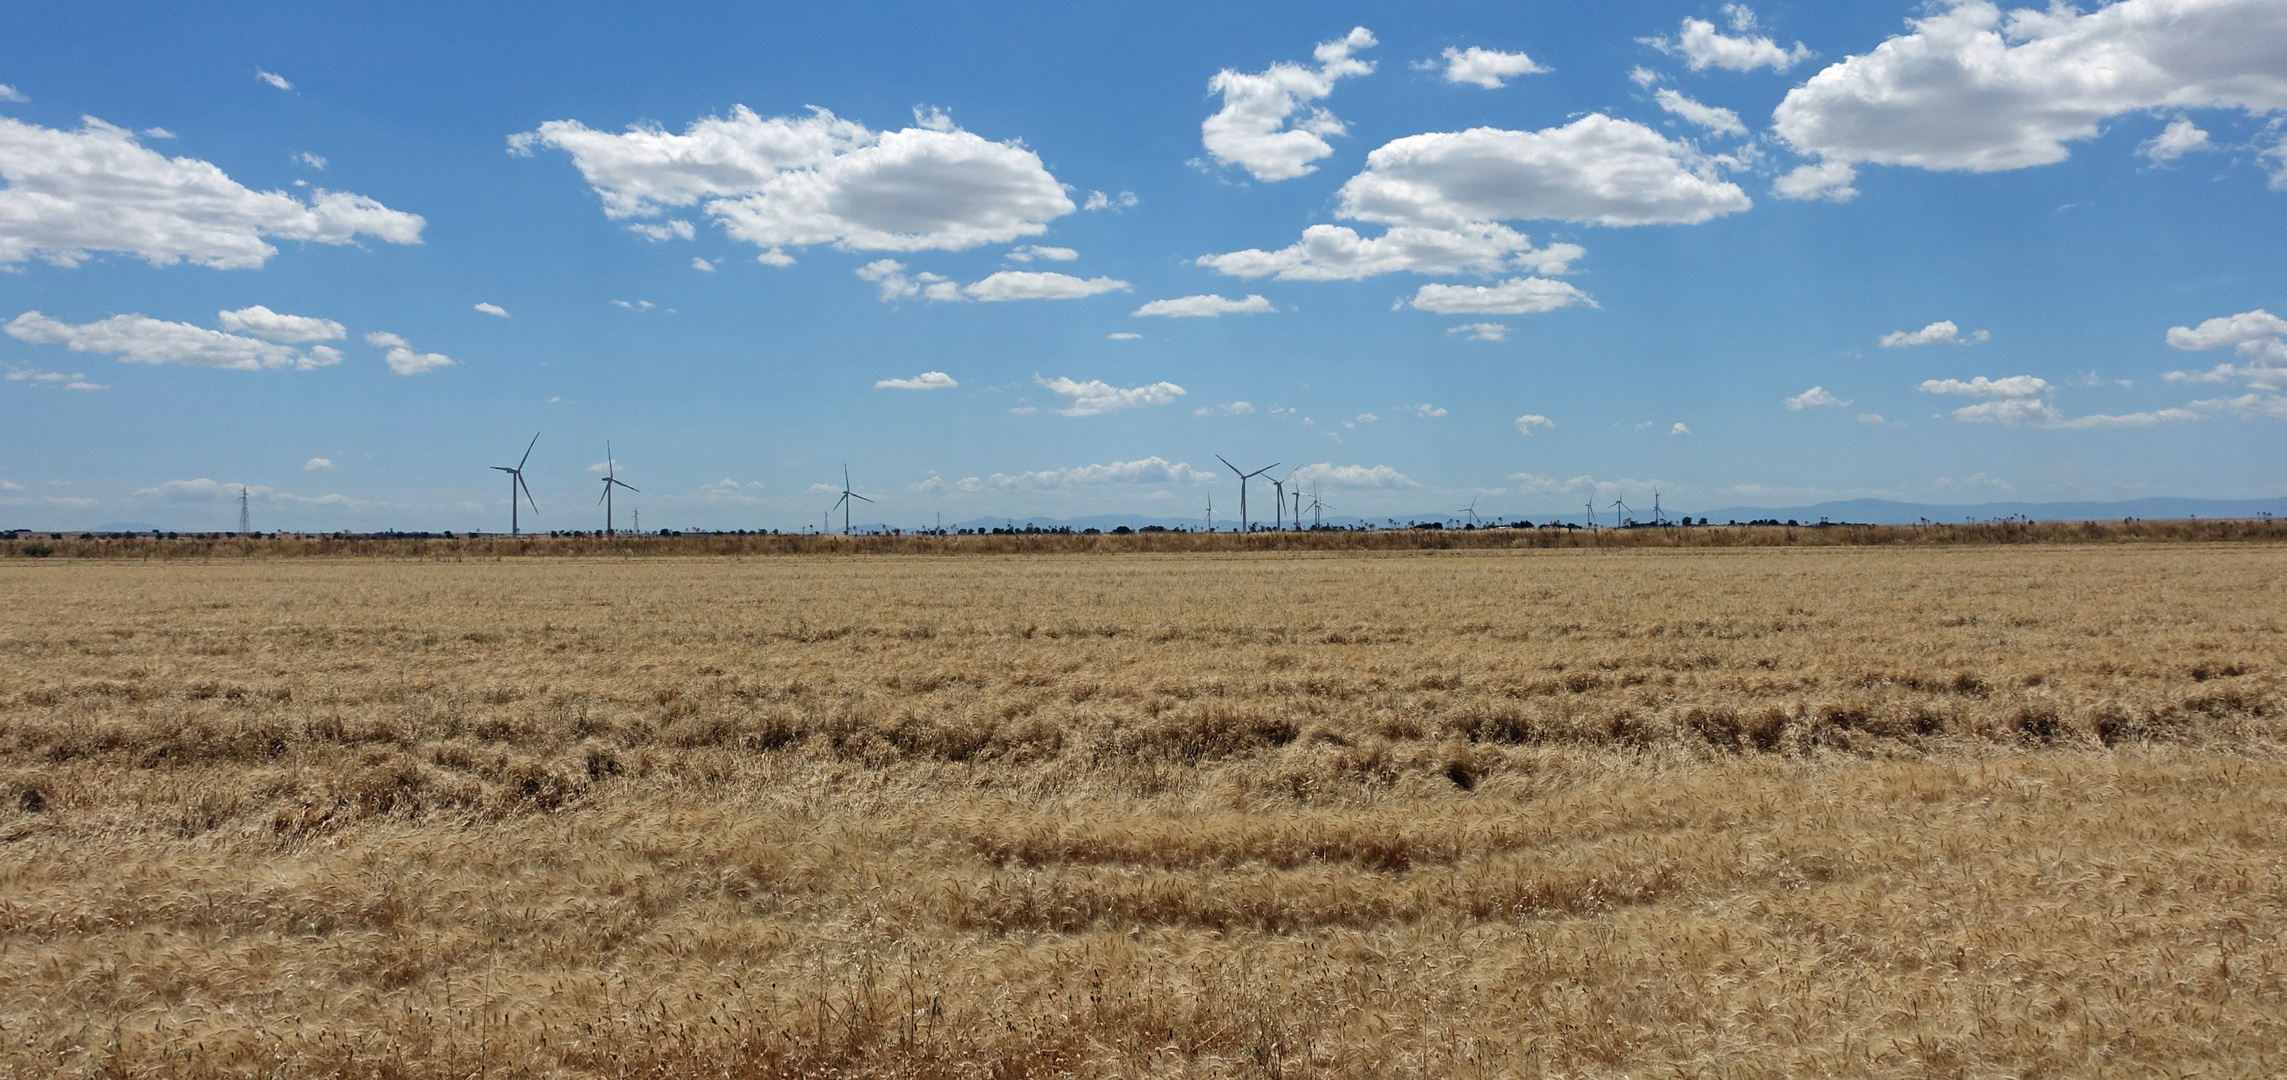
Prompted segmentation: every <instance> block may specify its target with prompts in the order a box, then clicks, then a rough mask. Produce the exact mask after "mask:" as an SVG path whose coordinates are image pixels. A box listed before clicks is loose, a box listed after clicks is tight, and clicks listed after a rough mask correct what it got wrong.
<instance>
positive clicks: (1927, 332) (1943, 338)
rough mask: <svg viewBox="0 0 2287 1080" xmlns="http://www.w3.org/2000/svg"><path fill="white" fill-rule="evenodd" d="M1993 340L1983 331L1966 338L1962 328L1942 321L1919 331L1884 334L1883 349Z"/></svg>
mask: <svg viewBox="0 0 2287 1080" xmlns="http://www.w3.org/2000/svg"><path fill="white" fill-rule="evenodd" d="M1992 339H1993V335H1992V334H1990V333H1987V332H1985V331H1983V330H1979V331H1976V332H1974V333H1972V334H1970V335H1969V336H1967V337H1964V336H1962V332H1961V327H1959V326H1956V325H1954V321H1953V320H1952V319H1940V320H1938V321H1937V322H1934V323H1931V324H1930V325H1928V326H1925V327H1923V328H1921V329H1919V330H1893V331H1891V332H1889V333H1887V334H1884V335H1882V347H1883V348H1885V349H1903V348H1907V347H1909V346H1913V345H1975V344H1977V343H1979V342H1982V341H1991V340H1992Z"/></svg>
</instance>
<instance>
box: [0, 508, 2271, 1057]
mask: <svg viewBox="0 0 2287 1080" xmlns="http://www.w3.org/2000/svg"><path fill="white" fill-rule="evenodd" d="M1462 535H1465V536H1466V535H1469V534H1462ZM986 539H995V538H986ZM2282 570H2287V550H2282V549H2280V548H2277V547H2274V546H2271V545H2260V544H2259V545H2209V546H2173V545H2143V544H2132V545H2121V546H2098V545H2073V546H2047V547H2001V546H1976V547H1854V548H1834V549H1826V550H1729V551H1725V550H1714V551H1596V550H1593V549H1583V550H1561V551H1550V552H1449V553H1422V554H1395V555H1392V556H1389V557H1378V558H1294V557H1286V556H1282V555H1279V554H1276V553H1266V554H1261V555H1243V556H1238V557H1214V558H1199V557H1184V556H1170V557H1146V558H1134V557H1121V558H1099V557H1088V556H1084V555H1074V556H1072V557H1069V558H1060V559H1027V558H1004V559H992V558H977V559H950V560H948V559H898V558H883V559H873V560H849V559H800V558H790V559H758V560H752V561H744V562H742V561H738V560H732V559H713V560H699V559H681V560H678V559H659V560H644V561H635V562H623V561H620V560H604V559H548V560H531V561H517V560H509V561H503V562H490V561H482V562H479V561H471V562H465V563H452V562H437V561H427V562H413V561H382V560H377V561H372V562H354V561H309V562H287V563H277V562H264V561H255V562H238V561H218V562H214V563H196V562H188V563H185V562H153V563H150V564H143V563H139V562H133V563H131V562H119V561H109V560H91V561H73V562H55V561H50V562H46V563H35V562H30V561H22V562H12V563H8V564H6V565H5V567H0V590H5V594H6V595H8V596H9V597H10V598H11V601H12V606H14V607H15V608H16V609H17V610H19V611H29V612H36V613H38V614H37V617H36V618H20V619H18V620H15V621H13V622H11V623H10V624H9V625H7V626H6V627H5V628H0V1076H53V1075H87V1076H98V1075H129V1076H161V1077H166V1076H184V1077H213V1076H313V1077H314V1076H360V1077H367V1076H369V1077H445V1076H453V1077H464V1076H474V1075H482V1076H530V1077H545V1076H612V1077H617V1076H656V1077H683V1076H726V1077H763V1076H836V1075H840V1076H849V1075H883V1076H943V1077H955V1076H959V1077H969V1076H995V1075H997V1076H1066V1075H1099V1076H1131V1075H1171V1076H1191V1075H1197V1076H1361V1077H1363V1076H1391V1075H1436V1076H1453V1075H1460V1076H1474V1075H1484V1076H1543V1075H1545V1076H1648V1075H1671V1074H1672V1075H1708V1076H1804V1075H1872V1076H1923V1075H1930V1074H1939V1075H1956V1074H1960V1075H1997V1074H2007V1075H2019V1076H2034V1075H2094V1074H2097V1073H2099V1072H2102V1073H2105V1074H2119V1075H2151V1076H2159V1075H2180V1074H2182V1073H2186V1072H2198V1073H2199V1074H2201V1075H2209V1076H2217V1075H2221V1076H2232V1075H2244V1076H2263V1075H2273V1074H2276V1073H2277V1071H2278V1069H2277V1064H2278V1062H2279V1060H2280V1058H2281V1056H2282V1054H2283V1053H2287V1027H2283V1024H2282V1021H2281V1019H2280V1018H2281V1017H2282V1016H2287V962H2283V961H2282V960H2281V959H2280V958H2281V957H2282V956H2283V955H2287V951H2283V950H2282V942H2281V936H2282V933H2283V931H2287V910H2283V908H2287V858H2282V856H2283V855H2287V825H2283V823H2287V813H2283V812H2287V755H2282V753H2281V748H2282V745H2283V744H2282V739H2281V736H2282V734H2283V733H2287V729H2283V726H2282V707H2283V706H2287V699H2283V696H2282V683H2281V679H2280V675H2281V671H2282V660H2287V642H2283V639H2282V636H2281V635H2282V633H2283V632H2287V631H2283V628H2287V618H2283V616H2287V601H2283V600H2282V599H2281V598H2280V596H2279V594H2278V591H2277V589H2276V587H2275V583H2276V582H2277V581H2278V580H2279V579H2280V576H2281V571H2282Z"/></svg>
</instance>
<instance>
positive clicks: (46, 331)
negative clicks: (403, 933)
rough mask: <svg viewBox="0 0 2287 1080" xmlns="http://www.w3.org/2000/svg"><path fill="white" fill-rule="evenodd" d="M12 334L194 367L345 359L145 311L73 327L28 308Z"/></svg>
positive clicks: (249, 367) (134, 360) (317, 364)
mask: <svg viewBox="0 0 2287 1080" xmlns="http://www.w3.org/2000/svg"><path fill="white" fill-rule="evenodd" d="M8 336H10V337H13V338H15V339H17V340H18V341H29V342H33V343H37V344H60V345H63V346H65V347H67V348H69V349H70V350H71V351H73V352H84V353H99V354H108V355H113V356H117V357H118V358H119V359H120V361H121V362H123V363H129V364H184V365H188V366H191V367H212V368H224V369H227V370H231V371H261V370H263V369H265V368H292V369H294V370H297V371H309V370H311V369H313V368H321V367H328V366H330V365H333V364H338V363H341V353H340V352H338V351H336V350H334V349H332V348H330V347H328V346H324V345H317V346H312V347H311V348H310V349H308V350H307V351H305V350H301V349H295V348H292V347H290V346H286V345H279V344H275V343H273V342H268V341H262V340H259V339H256V338H251V337H242V336H240V335H237V334H226V333H223V332H222V331H220V330H209V329H207V328H205V327H203V326H193V325H191V324H190V323H179V322H167V321H165V320H162V319H154V318H151V317H149V316H146V315H114V316H112V317H110V318H108V319H104V320H101V321H99V322H91V323H81V324H78V325H73V324H70V323H65V322H61V321H59V320H56V319H51V318H49V317H47V316H45V315H42V314H40V313H39V312H37V311H27V312H25V313H23V314H22V315H18V316H16V318H15V319H14V320H13V321H11V322H9V324H8Z"/></svg>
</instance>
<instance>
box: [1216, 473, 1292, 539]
mask: <svg viewBox="0 0 2287 1080" xmlns="http://www.w3.org/2000/svg"><path fill="white" fill-rule="evenodd" d="M1215 460H1217V461H1220V462H1222V463H1223V467H1224V468H1226V469H1229V470H1231V471H1232V472H1234V473H1238V475H1239V532H1240V534H1241V535H1244V534H1245V533H1246V531H1247V481H1248V480H1251V479H1253V478H1255V477H1258V476H1261V475H1262V474H1264V473H1267V472H1269V471H1271V470H1272V469H1275V468H1278V462H1275V461H1274V462H1271V463H1270V464H1268V465H1265V466H1263V467H1262V468H1260V469H1256V470H1255V471H1253V472H1239V467H1238V466H1236V465H1233V464H1231V459H1229V458H1227V457H1224V456H1223V455H1221V454H1217V455H1215Z"/></svg>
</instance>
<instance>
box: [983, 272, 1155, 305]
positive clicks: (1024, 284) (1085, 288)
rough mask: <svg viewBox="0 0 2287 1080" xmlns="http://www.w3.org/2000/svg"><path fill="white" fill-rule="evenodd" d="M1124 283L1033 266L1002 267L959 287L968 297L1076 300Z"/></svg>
mask: <svg viewBox="0 0 2287 1080" xmlns="http://www.w3.org/2000/svg"><path fill="white" fill-rule="evenodd" d="M1128 287H1129V286H1128V283H1127V282H1125V281H1121V280H1119V279H1118V278H1109V277H1093V278H1077V277H1073V276H1072V275H1070V274H1057V273H1049V272H1045V271H1037V270H1003V271H1001V272H999V273H997V274H993V275H991V276H989V277H986V278H985V279H984V280H982V281H974V282H971V283H969V284H967V285H964V286H962V287H961V292H962V293H963V294H964V295H966V296H967V297H968V298H969V299H971V300H983V301H988V302H990V301H997V300H1077V299H1080V298H1081V297H1084V296H1095V295H1096V294H1098V293H1108V292H1123V291H1125V290H1127V289H1128Z"/></svg>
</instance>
